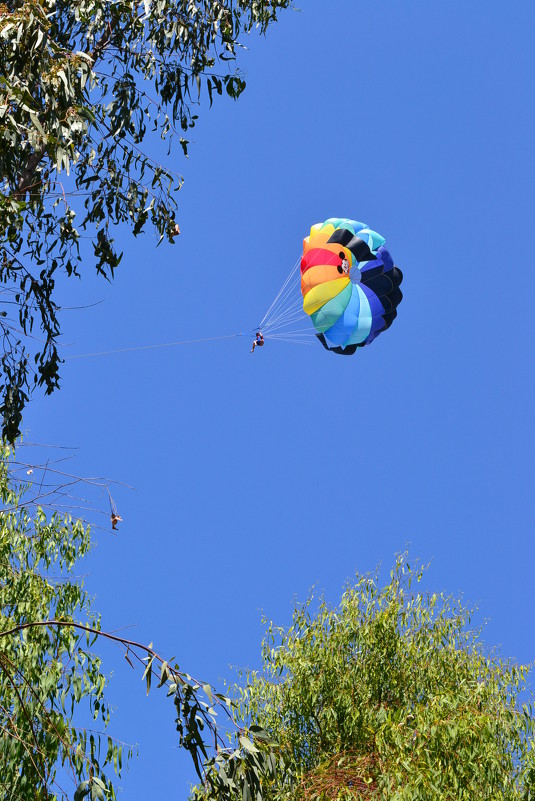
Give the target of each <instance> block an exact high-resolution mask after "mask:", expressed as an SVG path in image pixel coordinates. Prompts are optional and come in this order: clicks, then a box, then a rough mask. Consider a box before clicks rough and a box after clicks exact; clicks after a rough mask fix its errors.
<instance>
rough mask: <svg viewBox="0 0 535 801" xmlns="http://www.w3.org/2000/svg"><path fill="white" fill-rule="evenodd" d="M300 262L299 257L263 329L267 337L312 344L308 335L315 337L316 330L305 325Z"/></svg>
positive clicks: (274, 302) (272, 305)
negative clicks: (308, 339)
mask: <svg viewBox="0 0 535 801" xmlns="http://www.w3.org/2000/svg"><path fill="white" fill-rule="evenodd" d="M300 264H301V259H300V258H299V259H298V260H297V262H296V263H295V265H294V267H293V268H292V270H291V271H290V274H289V275H288V277H287V278H286V280H285V281H284V283H283V285H282V287H281V288H280V290H279V292H278V293H277V295H276V297H275V299H274V301H273V303H272V304H271V306H270V307H269V309H268V311H267V312H266V314H265V315H264V318H263V320H262V323H261V330H262V333H263V334H264V337H265V338H266V339H278V340H279V341H281V342H295V343H296V344H310V343H309V342H308V341H307V337H308V338H310V339H312V338H313V337H315V332H314V331H313V330H312V329H311V328H310V327H304V314H303V298H302V296H301V286H300V284H301V281H300V271H299V267H300ZM296 326H297V327H296Z"/></svg>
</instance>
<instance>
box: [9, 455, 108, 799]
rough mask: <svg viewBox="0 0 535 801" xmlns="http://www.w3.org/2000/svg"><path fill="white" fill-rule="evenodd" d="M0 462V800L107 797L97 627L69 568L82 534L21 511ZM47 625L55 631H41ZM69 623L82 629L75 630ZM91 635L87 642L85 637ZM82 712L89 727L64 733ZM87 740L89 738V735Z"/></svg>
mask: <svg viewBox="0 0 535 801" xmlns="http://www.w3.org/2000/svg"><path fill="white" fill-rule="evenodd" d="M8 466H9V449H8V448H5V447H4V448H2V451H1V453H0V495H1V501H2V511H1V512H0V764H1V765H2V772H1V775H0V798H6V799H7V798H13V799H18V798H20V799H28V798H32V799H33V798H35V799H40V798H49V799H51V801H52V799H55V798H67V797H72V796H71V795H70V793H68V792H67V791H66V790H64V789H63V788H62V787H61V784H60V777H61V776H65V775H66V776H69V775H70V777H71V779H72V781H74V782H75V783H78V782H79V780H80V779H81V778H83V777H85V776H87V775H88V773H89V775H90V784H91V788H92V787H93V786H95V787H100V788H101V791H102V792H104V789H105V790H106V792H107V794H108V797H110V798H114V797H115V791H114V787H113V784H112V782H111V779H110V778H109V777H108V776H107V775H106V773H105V769H106V766H109V768H111V770H112V771H113V772H115V773H117V774H120V770H121V765H122V759H123V753H122V751H123V748H122V746H121V745H120V744H118V743H116V742H114V741H113V740H112V739H111V738H110V737H108V736H106V735H104V734H103V733H99V730H104V729H106V727H107V725H108V723H109V720H110V708H109V705H108V703H107V701H106V699H105V696H104V690H105V686H106V678H105V676H104V674H103V673H102V670H101V660H100V658H99V657H98V656H97V655H96V654H95V653H94V652H93V650H92V646H93V644H94V641H95V639H96V637H97V636H98V631H99V629H100V619H99V618H98V616H96V615H95V614H94V613H93V612H92V610H91V604H90V599H89V597H88V595H87V593H86V592H85V590H84V589H83V586H82V583H81V581H79V580H77V579H76V578H75V576H74V575H73V568H74V566H75V564H76V563H77V561H78V560H79V559H81V558H82V557H83V556H84V555H85V554H86V553H87V550H88V548H89V546H90V539H89V531H88V529H87V528H84V526H83V525H82V524H81V523H80V522H79V521H74V520H72V519H71V518H70V517H69V516H68V515H67V516H60V515H57V514H54V515H52V516H51V517H50V519H47V517H46V516H45V513H44V512H43V510H42V509H41V508H37V509H36V510H33V511H32V513H31V514H30V513H29V510H28V509H27V508H26V507H25V505H24V492H22V493H21V492H19V491H17V490H15V489H14V488H13V487H12V486H11V485H10V483H9V481H8ZM49 620H56V621H59V622H60V623H61V625H56V626H52V625H50V626H49V625H45V623H46V621H49ZM71 624H80V625H83V626H85V627H86V628H87V629H88V631H87V632H86V633H84V632H83V631H80V630H77V629H76V628H74V627H73V625H71ZM90 632H91V633H90ZM84 709H85V714H86V716H87V717H88V719H89V721H90V726H91V728H89V729H85V728H82V727H79V726H76V725H74V724H73V718H74V716H75V713H76V710H80V712H82V710H84ZM93 727H94V728H95V729H96V730H97V731H93V730H92V728H93Z"/></svg>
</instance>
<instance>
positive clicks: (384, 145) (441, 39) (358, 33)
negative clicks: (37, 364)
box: [25, 0, 535, 801]
mask: <svg viewBox="0 0 535 801" xmlns="http://www.w3.org/2000/svg"><path fill="white" fill-rule="evenodd" d="M299 5H300V6H301V8H302V10H301V12H299V13H293V12H288V13H286V14H282V15H281V19H280V22H279V23H278V24H277V25H276V26H275V27H273V29H272V30H271V31H270V32H269V33H268V36H267V38H266V39H265V40H261V39H259V38H257V37H251V38H250V39H249V41H248V42H247V44H248V47H249V50H248V51H247V52H243V54H242V55H241V64H242V66H243V67H244V69H245V70H246V73H247V90H246V92H245V94H244V95H243V96H242V97H241V98H240V100H239V102H238V103H234V102H233V101H231V100H230V99H219V98H218V99H217V100H216V103H215V105H214V107H213V108H212V110H210V111H208V109H207V107H206V106H205V107H204V108H203V109H201V111H200V121H199V124H198V127H197V128H196V129H195V130H194V131H193V134H192V139H193V140H194V144H192V146H191V149H190V159H189V160H187V161H185V160H184V159H183V158H182V157H181V156H179V155H178V151H177V154H176V156H175V159H174V162H173V164H174V167H175V168H176V169H177V170H179V171H180V172H182V173H183V175H184V177H185V184H184V188H183V190H182V191H181V193H180V196H179V203H180V211H179V222H180V226H181V229H182V234H181V236H180V237H179V238H178V240H177V241H176V244H175V245H174V246H172V247H171V246H167V245H163V246H161V247H160V248H158V249H155V239H154V238H153V237H152V235H149V234H147V235H145V236H143V237H140V239H139V240H137V241H136V240H133V239H132V238H131V237H130V236H129V235H128V234H127V232H125V231H118V239H119V241H120V242H121V244H122V245H124V248H125V256H124V258H123V261H122V263H121V265H120V267H119V269H118V271H117V279H116V281H115V282H114V284H113V285H108V284H106V283H105V282H104V281H102V280H97V279H96V278H94V277H93V276H92V275H89V274H88V275H87V276H86V277H84V279H83V281H82V282H80V283H74V284H71V286H70V288H69V289H68V290H66V291H65V294H64V297H65V299H66V300H67V301H68V302H69V303H71V304H72V305H75V304H77V303H78V304H82V303H90V302H93V301H97V300H100V299H104V300H105V302H104V303H102V304H100V305H99V306H96V307H94V308H92V309H87V310H84V311H76V312H74V311H70V312H68V311H66V312H65V313H64V317H63V319H64V325H65V342H66V343H70V344H68V345H66V348H65V353H66V354H79V353H87V352H90V351H104V350H110V349H114V348H128V347H134V346H141V345H148V344H157V343H164V342H172V341H175V340H181V339H193V338H203V337H217V336H222V335H226V334H232V333H235V332H239V331H243V330H247V329H250V328H251V327H253V326H255V325H256V324H257V322H258V320H259V319H260V318H261V317H262V315H263V314H264V312H265V311H266V309H267V307H268V306H269V304H270V303H271V300H272V298H273V296H274V295H275V293H276V292H277V290H278V289H279V287H280V286H281V284H282V282H283V281H284V279H285V278H286V276H287V274H288V273H289V271H290V269H291V268H292V266H293V264H294V263H295V261H296V259H297V258H298V257H299V255H300V250H301V246H302V239H303V237H304V236H306V235H307V233H308V231H309V229H310V225H311V224H313V223H315V222H319V221H322V220H324V219H326V218H328V217H330V216H343V217H350V218H354V219H358V220H363V221H365V222H367V223H368V224H369V225H370V226H371V227H372V228H374V229H376V230H377V231H379V232H381V233H382V234H383V235H384V236H385V237H386V239H387V245H388V247H389V248H390V250H391V252H392V254H393V256H394V259H395V261H396V263H397V264H399V265H400V266H401V267H402V269H403V271H404V276H405V280H404V284H403V290H404V300H403V302H402V304H401V306H400V309H399V315H398V318H397V320H396V321H395V323H394V325H393V326H392V328H391V329H390V330H389V331H388V332H386V333H385V334H384V335H382V336H380V337H379V339H378V340H377V341H376V342H374V343H373V345H371V346H370V347H369V348H365V349H361V350H358V351H357V353H356V355H355V356H354V357H352V358H341V357H339V356H337V355H335V354H330V353H327V352H326V351H324V350H323V348H322V347H321V345H320V344H319V343H317V342H315V343H314V345H311V346H306V345H297V344H290V343H281V342H271V343H270V342H268V343H267V344H266V346H265V347H264V348H263V349H262V350H261V351H258V352H256V353H255V354H254V355H252V356H251V355H250V353H249V347H250V342H249V340H248V339H247V338H245V337H241V338H240V337H237V338H234V339H229V340H215V341H212V342H207V343H199V344H191V345H182V346H177V347H174V348H163V349H155V350H145V351H134V352H129V353H122V354H117V355H109V356H103V357H97V358H87V359H80V360H72V361H68V362H67V363H66V364H65V366H64V369H63V382H62V389H61V392H59V393H57V394H56V395H54V396H53V397H52V398H47V399H43V398H36V399H35V400H34V401H33V403H32V405H31V407H30V409H29V410H28V412H27V414H26V418H25V428H26V429H27V430H28V431H29V434H28V436H29V438H30V439H31V440H34V441H39V442H49V443H56V444H61V445H69V446H77V447H78V448H79V450H78V451H77V456H76V458H75V459H74V460H73V461H72V462H71V463H67V464H68V465H69V466H68V469H69V470H72V472H76V473H79V474H84V475H93V476H95V475H98V476H107V477H110V478H114V479H117V480H119V481H122V482H125V483H126V484H129V485H131V486H133V487H134V488H135V490H132V491H130V490H127V489H126V488H123V487H118V488H117V490H116V491H115V492H114V497H115V501H116V503H117V506H118V509H119V511H120V513H121V515H122V517H123V518H124V522H123V523H122V524H121V525H120V527H119V531H118V534H117V536H114V535H112V533H111V532H110V531H108V530H107V528H108V527H107V522H106V519H105V518H103V521H104V523H105V525H106V529H105V530H96V531H95V536H96V539H97V541H98V548H97V549H96V550H95V551H94V552H93V554H92V555H91V558H90V559H89V560H88V562H87V565H85V566H83V567H82V568H81V569H83V571H84V572H86V571H87V576H86V586H87V587H88V589H89V590H90V592H91V593H93V594H94V595H95V601H96V606H97V608H99V610H100V611H101V612H102V615H103V628H105V629H107V630H115V629H118V628H121V627H124V626H131V628H128V629H126V630H125V635H126V636H131V637H132V638H134V639H138V640H141V641H143V642H146V643H148V642H149V641H153V642H154V644H155V647H156V648H157V649H158V650H159V651H160V652H161V653H162V654H164V655H166V656H171V655H173V654H174V655H175V656H176V657H177V659H178V660H179V662H180V664H181V665H182V666H183V667H184V669H185V670H187V671H188V672H190V673H193V674H195V675H198V676H200V677H201V678H203V679H204V680H207V681H211V682H213V683H215V684H217V683H219V682H221V681H222V679H224V678H226V679H229V680H232V678H233V675H234V674H233V671H232V669H231V667H230V666H231V665H234V666H238V667H257V666H258V665H259V658H260V657H259V644H260V638H261V633H262V626H261V622H260V615H261V612H260V610H264V612H265V613H266V614H267V615H268V616H270V617H272V618H273V619H275V620H276V621H277V622H278V623H281V624H284V623H287V622H288V621H289V620H290V616H291V609H292V604H293V601H294V598H295V597H297V598H299V599H302V600H303V599H304V598H305V597H306V595H307V593H308V590H309V588H310V587H311V586H312V585H313V584H314V583H317V586H318V588H320V589H321V590H324V591H325V594H326V596H327V597H328V598H329V599H330V600H331V601H332V602H336V601H337V600H338V598H339V596H340V593H341V590H342V586H343V585H344V583H345V582H346V580H347V579H349V578H350V577H351V576H352V575H353V574H354V572H355V570H357V569H358V570H359V571H368V570H371V569H373V568H374V567H375V566H376V565H377V564H378V563H382V564H383V565H384V568H385V572H386V568H388V567H389V566H390V565H391V564H392V561H393V559H394V554H395V553H396V552H398V551H399V550H401V549H403V548H404V546H405V544H406V543H410V552H411V555H412V556H413V557H414V558H421V559H423V560H425V561H429V560H432V567H431V573H430V576H429V579H428V584H429V586H432V587H433V588H434V589H438V590H444V591H445V592H448V593H455V594H458V593H463V594H464V597H465V600H466V601H467V602H470V603H473V604H479V606H480V610H481V618H482V619H483V618H488V619H489V621H490V622H489V624H488V626H487V629H486V634H485V638H486V640H487V641H488V642H489V644H500V645H501V647H502V651H503V654H504V655H508V656H513V657H515V658H518V659H519V660H522V661H532V660H533V659H534V657H535V653H534V645H533V643H534V642H535V615H534V613H533V561H534V557H535V546H534V525H533V519H534V512H535V509H534V492H533V445H534V442H533V439H534V438H533V423H532V421H533V390H534V378H533V358H532V348H533V335H534V325H533V298H534V295H535V278H534V272H533V256H532V252H533V247H532V238H533V213H534V202H533V186H534V185H535V160H534V155H533V152H534V151H533V129H534V127H535V113H534V107H533V80H534V78H533V76H534V67H535V49H534V48H533V36H534V23H535V6H534V4H533V3H532V2H531V0H526V1H525V2H521V1H520V0H516V1H515V0H511V2H510V3H509V4H508V5H507V8H505V5H504V4H503V3H501V2H497V1H496V2H490V3H489V2H483V1H482V0H472V2H470V3H466V2H465V0H450V2H448V3H444V2H443V3H440V2H436V3H429V2H425V1H424V0H419V1H418V0H405V2H403V3H401V2H392V1H391V0H390V2H388V1H387V0H374V2H372V1H371V0H328V2H326V0H301V2H300V3H299ZM88 270H90V266H89V265H88ZM102 505H103V506H104V505H105V501H104V500H102ZM105 654H106V659H107V664H108V665H109V666H110V669H111V668H113V671H114V677H113V679H112V682H111V686H110V688H109V696H110V698H111V699H112V700H113V702H114V704H115V706H116V709H117V713H116V717H115V721H114V723H113V726H112V731H113V733H114V734H116V735H117V736H118V737H119V738H121V739H124V740H127V741H130V742H134V743H138V744H139V759H137V760H136V761H134V762H133V763H132V765H131V768H130V770H129V772H128V774H127V775H126V776H125V778H124V780H123V781H122V787H123V788H124V794H123V795H124V798H128V799H130V801H141V799H145V798H159V797H161V798H163V797H166V798H177V799H181V798H184V797H185V796H186V794H187V788H188V781H189V779H190V778H191V776H192V772H191V770H190V766H189V763H188V758H187V755H185V754H181V753H180V752H179V751H178V750H177V748H176V743H177V736H176V734H175V732H174V726H173V707H172V704H171V703H170V702H169V701H166V700H165V698H164V696H163V693H161V691H156V690H155V691H154V692H153V693H151V696H150V697H149V698H148V699H147V698H145V693H144V689H143V686H142V685H141V682H140V680H139V679H140V676H139V675H137V674H132V673H131V671H130V669H129V668H128V666H127V664H126V663H125V662H124V660H122V657H120V656H117V654H116V652H113V651H112V652H105Z"/></svg>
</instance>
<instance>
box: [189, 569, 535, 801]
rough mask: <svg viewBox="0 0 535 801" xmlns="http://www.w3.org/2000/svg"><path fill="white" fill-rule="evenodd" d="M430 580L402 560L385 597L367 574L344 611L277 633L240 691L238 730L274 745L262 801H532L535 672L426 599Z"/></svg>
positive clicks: (323, 606)
mask: <svg viewBox="0 0 535 801" xmlns="http://www.w3.org/2000/svg"><path fill="white" fill-rule="evenodd" d="M421 577H422V570H421V569H417V570H413V569H411V567H410V565H409V564H408V563H407V561H406V556H402V557H400V558H399V559H398V560H397V562H396V565H395V567H394V569H393V571H392V573H391V579H390V582H389V583H388V584H386V586H384V587H382V588H381V586H380V583H379V581H378V578H377V576H372V577H370V576H357V578H356V581H355V582H354V583H352V584H351V585H349V586H348V588H347V589H346V591H345V592H344V594H343V597H342V600H341V603H340V605H339V607H337V608H331V607H330V606H329V605H328V604H327V603H326V602H325V601H324V600H322V601H321V602H320V603H319V606H318V607H317V611H314V606H313V602H312V600H309V602H308V603H306V604H305V605H304V606H298V607H296V609H295V612H294V616H293V623H292V625H291V626H290V628H288V629H284V628H279V627H276V626H274V625H273V624H272V623H270V624H269V625H268V628H267V634H266V637H265V639H264V641H263V647H262V656H263V670H262V671H261V672H252V673H249V674H247V675H246V677H245V681H244V683H243V684H242V685H239V686H238V687H237V688H236V692H237V698H238V701H237V707H236V714H237V715H238V716H239V719H240V720H242V721H245V722H246V723H247V724H248V725H249V726H252V725H255V726H258V727H259V728H260V729H261V730H263V731H265V732H266V736H267V737H269V738H271V740H272V741H273V742H276V743H277V748H276V751H275V752H274V753H275V754H276V756H275V757H274V759H275V761H274V764H273V768H274V769H273V771H272V772H271V774H267V773H266V774H264V776H263V777H262V779H261V785H260V797H262V798H263V799H264V801H267V799H270V801H282V799H287V800H288V801H289V800H290V799H291V801H296V799H299V800H300V801H335V799H384V801H387V799H388V801H402V799H403V801H409V799H410V801H416V799H418V800H419V801H424V799H425V801H454V799H455V801H517V800H518V801H520V799H522V801H529V800H530V799H533V798H534V795H533V792H534V789H533V788H534V787H535V752H534V745H535V740H534V735H535V729H534V726H535V718H534V715H533V707H532V705H531V703H530V702H531V701H532V697H531V695H529V694H528V690H527V689H526V685H525V682H526V678H527V674H528V669H527V668H526V667H523V666H518V665H516V664H514V663H513V662H512V661H509V660H502V659H500V658H499V657H498V656H497V655H496V654H495V653H490V652H489V651H488V650H487V648H486V647H485V646H484V644H483V642H482V640H481V631H480V630H474V629H473V628H472V627H471V612H470V611H469V610H468V609H467V608H466V607H464V606H463V604H462V603H461V602H460V601H457V600H455V599H454V598H451V597H445V596H444V595H437V594H434V593H423V592H417V591H415V588H414V585H415V584H417V583H418V582H419V581H420V579H421ZM231 789H232V791H233V793H234V798H235V799H236V801H238V799H241V798H242V792H241V789H242V788H240V787H239V786H237V785H234V786H232V788H231ZM194 796H195V798H196V799H197V801H201V799H206V797H207V792H206V788H205V787H202V786H199V787H197V788H196V789H195V792H194Z"/></svg>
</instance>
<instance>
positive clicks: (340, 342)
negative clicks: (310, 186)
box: [301, 217, 403, 355]
mask: <svg viewBox="0 0 535 801" xmlns="http://www.w3.org/2000/svg"><path fill="white" fill-rule="evenodd" d="M384 243H385V240H384V238H383V237H382V236H381V235H380V234H378V233H377V232H376V231H372V230H371V229H370V228H368V227H367V225H366V224H365V223H362V222H357V221H356V220H347V219H341V218H338V217H330V218H329V219H328V220H325V222H323V223H317V224H316V225H313V226H312V228H311V229H310V236H307V237H306V238H305V240H304V242H303V256H302V258H301V293H302V295H303V309H304V311H305V312H306V313H307V314H308V315H309V316H310V318H311V320H312V322H313V323H314V326H315V328H316V331H317V332H318V333H317V334H316V336H317V337H318V339H319V340H320V342H321V343H322V345H323V346H324V347H325V348H327V350H332V351H334V352H335V353H341V354H344V355H351V354H352V353H354V352H355V351H356V349H357V348H360V347H363V346H364V345H369V344H370V342H373V340H374V339H375V338H376V337H377V336H378V335H379V334H380V333H381V332H382V331H386V329H387V328H389V327H390V326H391V325H392V322H393V320H394V319H395V317H396V315H397V306H398V305H399V303H400V302H401V299H402V297H403V295H402V294H401V290H400V288H399V286H400V284H401V281H402V279H403V274H402V272H401V270H400V269H399V268H398V267H396V266H395V265H394V262H393V261H392V257H391V255H390V253H389V252H388V250H387V249H386V248H385V247H384Z"/></svg>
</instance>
